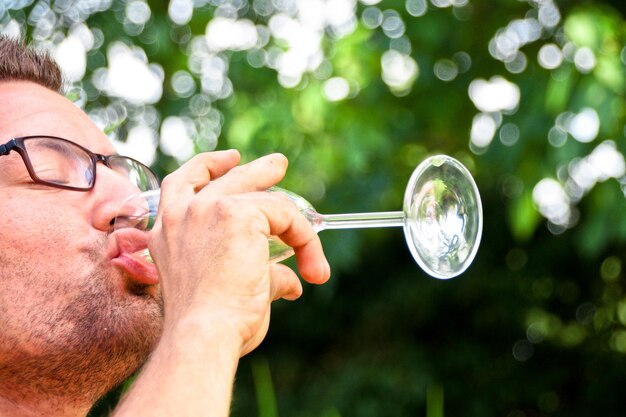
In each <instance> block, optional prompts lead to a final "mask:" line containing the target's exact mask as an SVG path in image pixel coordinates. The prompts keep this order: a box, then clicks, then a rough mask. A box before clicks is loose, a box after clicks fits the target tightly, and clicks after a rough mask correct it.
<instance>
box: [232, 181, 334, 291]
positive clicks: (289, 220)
mask: <svg viewBox="0 0 626 417" xmlns="http://www.w3.org/2000/svg"><path fill="white" fill-rule="evenodd" d="M242 198H245V199H249V202H246V201H244V202H242V204H244V205H247V206H250V205H251V204H255V206H256V208H257V209H258V210H259V211H260V212H261V213H262V215H263V217H264V218H265V219H267V227H268V229H267V230H265V231H264V233H265V234H266V236H267V237H269V236H277V237H278V238H279V239H280V240H281V241H282V242H284V243H285V244H286V245H289V246H291V247H292V248H293V249H294V252H295V255H296V260H297V263H298V270H299V271H300V275H302V278H303V279H304V280H306V281H308V282H310V283H314V284H322V283H324V282H326V281H327V280H328V278H329V277H330V267H329V265H328V262H327V261H326V257H325V256H324V250H323V248H322V243H321V241H320V239H319V236H318V235H317V233H316V232H315V230H314V229H313V227H312V226H311V223H310V222H309V220H308V219H307V218H306V217H305V216H303V215H302V213H301V212H300V210H299V209H298V208H297V207H296V205H295V204H293V203H292V202H291V201H289V200H288V199H287V198H286V197H285V196H284V195H282V194H280V193H268V192H262V193H255V194H247V195H246V196H245V197H242Z"/></svg>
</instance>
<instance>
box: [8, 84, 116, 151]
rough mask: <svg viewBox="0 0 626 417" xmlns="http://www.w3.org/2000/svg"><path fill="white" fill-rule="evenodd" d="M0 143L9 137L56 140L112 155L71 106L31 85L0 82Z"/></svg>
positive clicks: (109, 147) (86, 119)
mask: <svg viewBox="0 0 626 417" xmlns="http://www.w3.org/2000/svg"><path fill="white" fill-rule="evenodd" d="M0 102H2V103H3V104H4V105H3V106H1V107H0V143H4V142H6V141H7V140H9V139H11V138H13V137H19V136H31V135H49V136H58V137H62V138H65V139H69V140H71V141H73V142H76V143H78V144H80V145H82V146H84V147H86V148H88V149H90V150H92V151H93V152H97V153H104V154H110V153H115V149H114V148H113V146H112V145H111V142H110V141H109V140H108V138H107V137H106V135H104V133H102V132H101V131H100V130H99V129H98V127H97V126H96V125H95V124H94V123H93V122H92V121H91V120H90V119H89V117H88V116H87V115H86V114H85V112H83V111H82V110H81V109H79V108H78V107H77V106H76V105H74V103H72V102H71V101H70V100H68V99H67V98H65V97H63V96H62V95H60V94H58V93H56V92H54V91H52V90H49V89H47V88H45V87H43V86H40V85H37V84H34V83H32V82H22V81H19V82H0Z"/></svg>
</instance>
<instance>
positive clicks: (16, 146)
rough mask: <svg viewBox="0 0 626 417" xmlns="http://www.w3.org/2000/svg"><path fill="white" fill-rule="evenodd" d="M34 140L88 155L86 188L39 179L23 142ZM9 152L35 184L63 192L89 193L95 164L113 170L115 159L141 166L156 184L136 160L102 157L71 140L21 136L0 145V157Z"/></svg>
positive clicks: (92, 182)
mask: <svg viewBox="0 0 626 417" xmlns="http://www.w3.org/2000/svg"><path fill="white" fill-rule="evenodd" d="M36 138H42V139H54V140H58V141H61V142H65V143H69V144H72V145H73V146H76V147H78V148H79V149H81V150H83V151H84V152H85V153H86V154H87V155H89V158H90V159H91V163H92V167H91V169H92V170H93V176H92V178H91V181H90V183H89V185H88V186H87V187H74V186H71V185H63V184H57V183H55V182H50V181H46V180H42V179H41V178H39V177H38V176H37V173H36V172H35V169H34V168H33V165H32V163H31V161H30V157H29V156H28V151H27V150H26V146H24V140H26V139H36ZM11 151H16V152H17V153H18V154H20V157H21V158H22V161H23V162H24V165H25V166H26V170H27V171H28V174H29V175H30V177H31V179H32V180H33V181H34V182H35V183H37V184H42V185H47V186H50V187H54V188H60V189H63V190H71V191H89V190H91V189H93V187H94V185H95V184H96V175H97V174H96V164H97V163H98V162H102V163H103V164H104V165H105V166H107V167H108V168H111V169H113V166H112V165H111V164H110V162H109V161H111V160H115V159H124V160H130V161H132V162H133V163H136V164H138V165H140V166H142V167H143V168H144V169H145V170H146V172H148V173H150V174H151V175H152V176H153V177H154V180H155V183H158V177H157V176H156V174H155V173H154V172H153V171H152V170H151V169H150V168H149V167H148V166H147V165H145V164H142V163H141V162H139V161H137V160H136V159H133V158H130V157H128V156H121V155H102V154H99V153H95V152H91V151H90V150H89V149H87V148H85V147H84V146H81V145H79V144H78V143H75V142H72V141H71V140H68V139H64V138H59V137H57V136H49V135H31V136H21V137H17V138H13V139H11V140H9V141H8V142H6V143H5V144H3V145H0V156H4V155H8V154H9V152H11Z"/></svg>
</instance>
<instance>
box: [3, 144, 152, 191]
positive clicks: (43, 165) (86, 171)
mask: <svg viewBox="0 0 626 417" xmlns="http://www.w3.org/2000/svg"><path fill="white" fill-rule="evenodd" d="M13 150H14V151H16V152H17V153H19V154H20V156H21V157H22V160H23V161H24V165H26V169H27V170H28V173H29V175H30V177H31V178H32V179H33V181H34V182H35V183H37V184H43V185H48V186H50V187H55V188H61V189H64V190H74V191H89V190H91V189H92V188H93V186H94V184H95V182H96V163H97V162H102V163H103V164H104V165H106V166H107V167H109V168H110V169H112V170H113V171H114V172H116V173H118V174H120V175H121V176H122V177H124V178H125V179H126V180H128V181H130V182H131V183H132V184H133V185H134V186H136V187H137V188H138V189H139V191H150V190H155V189H157V188H158V187H159V180H158V179H157V177H156V175H155V174H154V172H152V170H151V169H150V168H148V167H147V166H145V165H144V164H142V163H141V162H139V161H136V160H134V159H132V158H128V157H126V156H120V155H108V156H106V155H100V154H97V153H94V152H91V151H90V150H89V149H86V148H83V147H82V146H80V145H78V144H77V143H74V142H71V141H69V140H67V139H62V138H57V137H54V136H24V137H20V138H14V139H11V140H10V141H8V142H7V143H5V144H4V145H0V156H3V155H8V154H9V152H11V151H13Z"/></svg>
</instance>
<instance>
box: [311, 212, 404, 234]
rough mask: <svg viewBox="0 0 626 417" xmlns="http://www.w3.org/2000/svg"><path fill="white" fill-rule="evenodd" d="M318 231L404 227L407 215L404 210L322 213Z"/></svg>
mask: <svg viewBox="0 0 626 417" xmlns="http://www.w3.org/2000/svg"><path fill="white" fill-rule="evenodd" d="M319 216H320V220H321V221H320V222H319V223H318V225H317V231H321V230H330V229H363V228H370V227H402V226H404V222H405V219H406V216H405V215H404V212H402V211H383V212H375V213H346V214H320V215H319Z"/></svg>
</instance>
